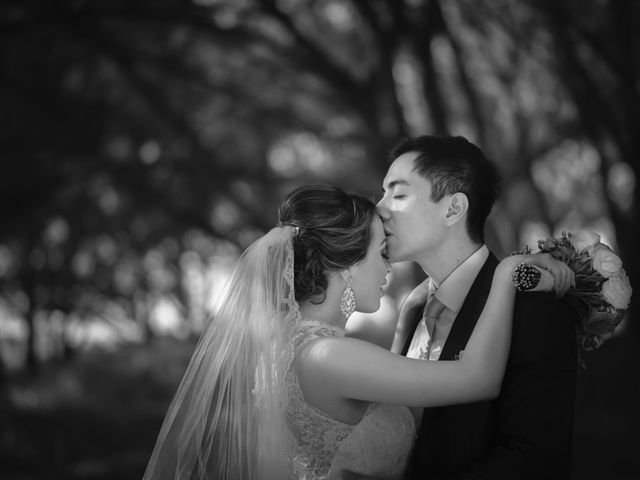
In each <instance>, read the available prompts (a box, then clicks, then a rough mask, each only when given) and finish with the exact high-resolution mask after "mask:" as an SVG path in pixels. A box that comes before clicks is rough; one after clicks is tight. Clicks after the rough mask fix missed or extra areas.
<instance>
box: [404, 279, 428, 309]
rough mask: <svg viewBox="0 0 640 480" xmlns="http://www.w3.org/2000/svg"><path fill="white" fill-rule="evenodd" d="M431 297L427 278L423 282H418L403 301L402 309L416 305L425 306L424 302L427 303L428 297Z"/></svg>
mask: <svg viewBox="0 0 640 480" xmlns="http://www.w3.org/2000/svg"><path fill="white" fill-rule="evenodd" d="M428 298H429V279H428V278H427V279H426V280H424V281H423V282H422V283H420V284H418V286H416V287H415V288H414V289H413V290H411V292H410V293H409V295H407V297H406V298H405V299H404V301H403V302H402V306H401V307H400V311H402V310H407V309H413V308H416V307H420V308H422V307H424V304H425V303H427V299H428Z"/></svg>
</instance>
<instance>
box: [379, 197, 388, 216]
mask: <svg viewBox="0 0 640 480" xmlns="http://www.w3.org/2000/svg"><path fill="white" fill-rule="evenodd" d="M376 213H377V214H378V216H379V217H380V219H381V220H382V221H383V222H385V221H387V220H389V209H388V208H387V205H386V201H385V197H382V198H381V199H380V201H379V202H378V204H377V205H376Z"/></svg>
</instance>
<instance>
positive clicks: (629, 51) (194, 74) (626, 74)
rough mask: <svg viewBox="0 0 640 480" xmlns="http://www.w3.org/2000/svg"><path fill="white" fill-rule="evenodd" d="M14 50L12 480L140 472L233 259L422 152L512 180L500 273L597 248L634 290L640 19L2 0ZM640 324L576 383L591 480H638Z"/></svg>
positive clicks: (519, 9) (1, 263)
mask: <svg viewBox="0 0 640 480" xmlns="http://www.w3.org/2000/svg"><path fill="white" fill-rule="evenodd" d="M0 39H1V41H0V65H1V67H0V154H1V155H2V166H1V169H0V478H2V479H58V478H59V479H87V480H89V479H92V480H97V479H136V478H140V477H141V476H142V472H143V471H144V467H145V465H146V462H147V460H148V457H149V455H150V452H151V450H152V448H153V444H154V441H155V438H156V435H157V433H158V429H159V426H160V424H161V421H162V418H163V415H164V412H165V410H166V408H167V406H168V403H169V401H170V400H171V396H172V394H173V392H174V390H175V388H176V386H177V383H178V381H179V379H180V377H181V374H182V372H183V371H184V369H185V368H186V362H187V361H188V358H189V355H190V353H191V351H192V350H193V347H194V345H195V341H196V339H197V336H198V334H199V333H200V332H201V331H202V329H203V328H204V327H205V326H206V325H207V323H208V322H209V321H210V320H211V319H215V298H216V294H217V292H218V291H219V290H220V288H221V286H222V285H223V284H224V281H225V278H226V275H227V274H228V272H229V271H230V269H231V268H232V267H233V262H234V260H235V259H236V258H237V256H238V254H239V253H240V252H241V251H242V249H244V248H245V247H246V246H247V245H248V244H250V243H251V242H252V241H253V240H254V239H255V238H257V237H258V236H259V235H261V234H262V233H264V232H265V231H266V230H267V229H268V228H270V227H271V226H272V225H273V224H274V222H275V219H276V209H277V205H278V202H279V201H280V200H281V199H282V198H283V196H284V195H285V194H286V192H288V191H289V190H291V189H292V188H293V187H295V186H297V185H300V184H304V183H311V182H322V183H330V184H336V185H339V186H342V187H344V188H346V189H348V190H352V191H358V192H361V193H364V194H366V195H370V196H372V197H374V198H375V197H378V196H379V192H380V186H381V181H382V178H383V177H384V173H385V171H386V167H387V159H386V158H387V157H386V155H387V152H388V150H389V149H390V147H391V146H392V145H393V144H394V143H396V142H397V141H398V139H400V138H401V137H403V136H407V135H416V134H421V133H450V134H460V135H464V136H466V137H467V138H469V139H470V140H472V141H474V142H475V143H476V144H478V145H479V146H480V147H481V148H482V149H483V150H484V151H485V153H486V154H487V156H489V157H490V158H492V159H493V160H494V161H495V162H496V163H497V164H498V165H499V168H500V170H501V173H502V176H503V179H504V192H503V195H502V198H501V200H500V202H499V204H498V205H497V207H496V208H495V210H494V212H493V214H492V216H491V218H490V222H489V225H488V230H487V241H488V244H489V246H490V247H491V248H492V249H493V250H494V251H495V252H496V253H498V254H499V255H505V254H508V253H510V252H511V251H513V250H515V249H518V248H520V247H521V246H522V245H523V244H525V243H526V244H529V245H530V246H532V247H535V245H536V241H537V240H538V239H539V238H543V237H546V236H548V235H559V234H560V233H561V232H562V231H563V230H572V229H578V228H580V229H584V228H589V229H594V230H596V231H598V232H599V233H600V234H601V235H602V238H603V241H604V242H605V243H607V244H609V245H611V246H612V247H613V248H614V249H615V250H616V251H617V252H618V253H619V254H620V256H621V257H622V259H623V261H624V264H625V268H626V270H627V272H628V274H629V276H630V278H631V282H632V284H634V280H635V279H637V278H639V277H638V275H639V267H640V261H639V258H638V252H637V245H638V244H639V243H640V242H639V240H640V233H639V231H638V228H639V226H640V222H639V221H638V220H639V219H638V208H639V203H638V202H639V189H638V188H636V178H637V177H638V174H639V168H640V132H639V131H638V128H639V125H640V2H637V1H634V0H539V1H527V0H371V1H360V0H298V1H294V0H279V1H273V0H110V1H98V0H95V1H92V0H57V1H55V2H50V1H30V0H21V1H20V0H5V1H3V2H2V4H0ZM419 279H420V274H419V272H418V271H417V270H416V269H415V268H412V267H411V266H410V265H397V266H395V267H394V271H393V272H392V281H391V282H390V286H389V288H388V290H387V296H386V297H385V300H384V303H383V308H382V309H381V311H380V312H378V313H377V314H375V315H372V316H356V317H355V318H354V319H352V321H351V322H350V325H349V328H350V329H351V330H352V331H354V332H356V333H357V332H358V331H359V330H360V329H361V328H362V325H363V324H364V323H365V322H367V323H369V325H373V326H374V328H373V329H372V331H373V334H372V335H374V336H376V335H379V336H383V335H385V334H387V333H388V332H390V331H391V330H392V329H393V324H392V320H393V318H394V315H395V312H396V309H397V305H398V302H399V301H401V299H402V298H403V296H404V295H405V294H406V293H407V291H408V290H409V289H410V288H411V287H412V286H413V285H414V284H415V283H416V282H417V281H418V280H419ZM636 290H639V289H638V288H636ZM633 301H634V303H635V305H634V307H637V295H634V300H633ZM637 311H638V310H637V308H632V310H631V311H630V313H629V315H628V317H627V318H626V319H625V321H624V322H623V324H622V325H621V327H620V328H619V330H618V332H617V333H616V335H615V336H614V337H613V338H612V339H611V340H609V341H608V342H607V343H606V344H605V345H604V346H603V347H601V348H600V349H599V350H597V351H595V352H592V353H591V354H590V355H588V356H587V357H586V361H587V369H586V370H585V371H582V372H581V373H580V375H579V378H578V395H577V399H576V418H575V435H574V469H573V478H574V479H576V480H578V479H601V478H607V479H632V478H638V472H639V471H640V456H639V455H638V452H639V451H640V441H639V440H638V434H639V432H640V381H639V380H640V375H639V372H640V369H639V368H638V367H639V359H640V325H639V324H638V318H637V316H638V315H637V313H636V312H637ZM549 335H553V332H549ZM540 348H541V349H543V348H544V345H540Z"/></svg>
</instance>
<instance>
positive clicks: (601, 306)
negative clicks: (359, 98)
mask: <svg viewBox="0 0 640 480" xmlns="http://www.w3.org/2000/svg"><path fill="white" fill-rule="evenodd" d="M538 248H539V249H540V252H541V253H549V254H550V255H551V256H553V258H555V259H556V260H560V261H562V262H564V263H566V264H567V266H568V267H569V268H570V269H571V270H572V271H573V273H574V274H575V287H572V288H570V289H569V290H568V291H567V293H566V294H565V296H564V297H563V299H564V300H565V301H567V302H568V303H569V304H570V306H571V308H572V310H573V311H574V312H575V314H576V315H575V317H576V334H577V337H578V345H579V346H580V347H581V348H582V349H583V350H585V351H589V350H594V349H596V348H598V347H599V346H600V345H602V344H603V343H604V341H605V340H607V339H608V338H609V337H610V336H611V335H612V334H613V331H614V330H615V329H616V327H617V326H618V325H619V324H620V322H621V321H622V319H623V317H624V315H625V314H626V312H627V310H628V308H629V302H630V300H631V292H632V289H631V285H630V283H629V277H627V274H626V272H625V271H624V268H622V260H620V257H618V256H617V255H616V254H615V253H614V252H613V251H612V250H611V248H609V247H608V246H607V245H605V244H604V243H602V242H600V235H598V234H597V233H595V232H589V231H580V232H575V233H565V232H562V237H561V238H560V239H555V238H548V239H546V240H539V241H538ZM525 252H526V253H530V249H529V248H528V247H527V248H526V249H525ZM533 268H534V267H528V266H521V267H519V269H517V270H516V273H515V274H514V283H515V284H516V287H517V288H518V289H519V290H530V289H532V288H535V286H536V284H537V282H538V281H540V277H541V275H540V272H539V271H534V270H533Z"/></svg>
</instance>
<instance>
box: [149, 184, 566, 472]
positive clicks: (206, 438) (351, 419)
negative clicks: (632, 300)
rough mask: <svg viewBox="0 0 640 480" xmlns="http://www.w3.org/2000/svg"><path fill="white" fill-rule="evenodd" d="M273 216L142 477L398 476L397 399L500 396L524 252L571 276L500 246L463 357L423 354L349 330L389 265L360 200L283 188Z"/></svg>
mask: <svg viewBox="0 0 640 480" xmlns="http://www.w3.org/2000/svg"><path fill="white" fill-rule="evenodd" d="M279 225H280V226H278V227H275V228H273V229H272V230H271V231H270V232H268V233H267V234H266V235H264V236H263V237H261V238H260V239H258V240H257V241H256V242H255V243H253V244H252V245H251V246H250V247H249V248H248V249H247V250H246V251H245V252H244V254H243V255H242V257H241V258H240V260H239V261H238V264H237V267H236V269H235V271H234V274H233V275H232V278H231V279H230V281H229V283H228V285H227V289H226V291H225V293H224V297H223V301H222V302H221V309H220V312H219V313H218V314H217V316H216V317H215V318H213V319H212V321H211V324H210V325H209V327H208V329H207V330H206V332H205V333H204V334H203V336H202V338H201V339H200V342H199V343H198V346H197V347H196V350H195V352H194V354H193V357H192V359H191V362H190V364H189V367H188V368H187V371H186V373H185V375H184V378H183V380H182V383H181V384H180V387H179V388H178V392H177V393H176V395H175V397H174V399H173V402H172V404H171V406H170V407H169V411H168V413H167V416H166V418H165V421H164V424H163V426H162V429H161V431H160V435H159V438H158V440H157V443H156V446H155V449H154V451H153V454H152V456H151V459H150V461H149V465H148V466H147V470H146V473H145V476H144V479H145V480H147V479H149V480H151V479H154V480H155V479H181V480H182V479H211V480H214V479H215V480H231V479H268V480H271V479H288V478H293V479H299V480H303V479H304V480H307V479H309V480H311V479H340V478H366V477H369V478H371V477H375V478H386V479H399V478H402V475H403V471H404V468H405V466H406V462H407V460H408V457H409V454H410V452H411V447H412V444H413V439H414V436H415V423H414V418H413V416H412V414H411V413H410V411H409V409H408V408H406V407H433V406H440V405H447V404H455V403H464V402H472V401H478V400H482V399H489V398H494V397H495V396H497V394H498V392H499V389H500V384H501V381H502V376H503V373H504V368H505V363H506V359H507V355H508V351H509V346H510V345H509V344H510V337H511V315H512V309H513V303H514V298H515V288H514V286H513V284H512V281H511V275H512V273H513V271H514V269H515V267H516V266H517V265H519V264H520V263H522V262H525V263H529V264H533V265H536V266H539V267H542V268H545V269H547V270H549V271H551V273H553V275H554V278H555V287H554V290H556V292H557V293H559V294H562V293H563V292H564V291H566V289H567V288H568V287H569V285H570V283H571V282H572V280H573V277H572V273H571V272H570V270H569V269H568V268H567V267H566V266H565V265H564V264H561V263H559V262H556V261H555V260H553V259H552V258H551V257H550V256H548V255H524V256H523V255H520V256H512V257H507V258H506V259H504V260H502V262H501V263H500V265H499V266H498V268H497V269H496V272H495V275H494V279H493V283H492V288H491V293H490V295H489V298H488V300H487V302H486V305H485V308H484V310H483V312H482V315H481V317H480V319H479V321H478V323H477V326H476V328H475V330H474V332H473V335H472V336H471V338H470V340H469V343H468V344H467V347H466V348H465V353H464V356H463V357H462V358H461V359H460V360H457V361H449V362H447V361H441V362H424V361H420V360H413V359H409V358H405V357H403V356H400V355H397V354H395V353H391V352H389V351H388V350H385V349H383V348H381V347H378V346H376V345H373V344H370V343H367V342H364V341H361V340H357V339H353V338H346V337H345V336H344V327H345V323H346V321H347V319H348V317H349V316H350V315H351V314H352V313H353V312H354V311H355V310H357V311H360V312H374V311H376V310H377V309H378V308H379V306H380V298H381V296H382V287H383V285H384V284H385V282H386V275H387V273H388V272H389V269H390V265H389V263H388V260H387V258H386V250H385V235H384V231H383V228H382V223H381V221H380V219H379V218H378V217H377V215H376V213H375V205H374V204H373V203H372V202H370V201H369V200H367V199H365V198H363V197H360V196H357V195H350V194H347V193H345V192H344V191H342V190H340V189H339V188H336V187H330V186H324V185H310V186H304V187H300V188H298V189H296V190H294V191H293V192H291V193H290V194H289V195H288V196H287V198H286V199H285V200H284V202H283V203H282V205H281V206H280V209H279Z"/></svg>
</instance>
